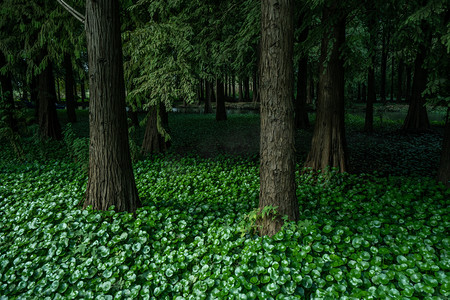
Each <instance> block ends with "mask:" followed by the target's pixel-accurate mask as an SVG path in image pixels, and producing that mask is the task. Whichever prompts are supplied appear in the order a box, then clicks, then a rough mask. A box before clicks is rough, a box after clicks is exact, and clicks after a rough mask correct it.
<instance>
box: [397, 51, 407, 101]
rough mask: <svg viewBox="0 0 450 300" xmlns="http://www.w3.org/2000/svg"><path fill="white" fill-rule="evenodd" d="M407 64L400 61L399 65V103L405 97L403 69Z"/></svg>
mask: <svg viewBox="0 0 450 300" xmlns="http://www.w3.org/2000/svg"><path fill="white" fill-rule="evenodd" d="M404 66H405V64H404V62H403V60H400V61H399V63H398V73H397V76H398V77H397V95H396V98H397V102H398V103H400V102H401V101H402V97H403V68H404Z"/></svg>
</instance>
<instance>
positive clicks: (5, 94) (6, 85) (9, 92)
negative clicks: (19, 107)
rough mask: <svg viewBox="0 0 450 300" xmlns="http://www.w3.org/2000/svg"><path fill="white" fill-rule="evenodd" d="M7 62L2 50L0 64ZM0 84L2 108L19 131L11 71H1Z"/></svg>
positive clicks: (11, 123)
mask: <svg viewBox="0 0 450 300" xmlns="http://www.w3.org/2000/svg"><path fill="white" fill-rule="evenodd" d="M5 64H6V58H5V56H4V55H3V52H1V51H0V66H4V65H5ZM0 84H1V89H2V94H1V97H2V102H3V103H1V106H0V108H4V109H5V112H6V123H7V124H8V126H9V127H10V128H11V129H12V130H13V131H17V130H18V127H17V120H16V119H15V118H14V109H15V104H14V95H13V87H12V80H11V73H10V72H6V74H2V73H0Z"/></svg>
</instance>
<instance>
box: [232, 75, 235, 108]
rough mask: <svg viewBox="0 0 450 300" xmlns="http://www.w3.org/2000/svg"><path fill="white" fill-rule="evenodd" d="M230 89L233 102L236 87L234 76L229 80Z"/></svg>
mask: <svg viewBox="0 0 450 300" xmlns="http://www.w3.org/2000/svg"><path fill="white" fill-rule="evenodd" d="M231 88H232V90H233V102H234V101H236V85H235V76H234V74H233V77H232V78H231Z"/></svg>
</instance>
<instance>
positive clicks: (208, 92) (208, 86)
mask: <svg viewBox="0 0 450 300" xmlns="http://www.w3.org/2000/svg"><path fill="white" fill-rule="evenodd" d="M205 85H206V99H205V110H204V113H205V114H210V113H212V112H213V111H212V107H211V102H212V98H213V95H214V90H213V88H212V86H211V82H209V81H205Z"/></svg>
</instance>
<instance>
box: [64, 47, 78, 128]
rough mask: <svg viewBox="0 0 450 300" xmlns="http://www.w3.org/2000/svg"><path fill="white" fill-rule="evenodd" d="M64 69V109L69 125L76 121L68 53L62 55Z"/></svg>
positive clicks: (70, 60)
mask: <svg viewBox="0 0 450 300" xmlns="http://www.w3.org/2000/svg"><path fill="white" fill-rule="evenodd" d="M64 69H65V71H66V73H65V82H66V108H67V117H68V120H69V122H70V123H75V122H76V121H77V115H76V113H75V96H74V84H75V82H74V78H73V69H72V58H71V57H70V54H69V53H65V54H64Z"/></svg>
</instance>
